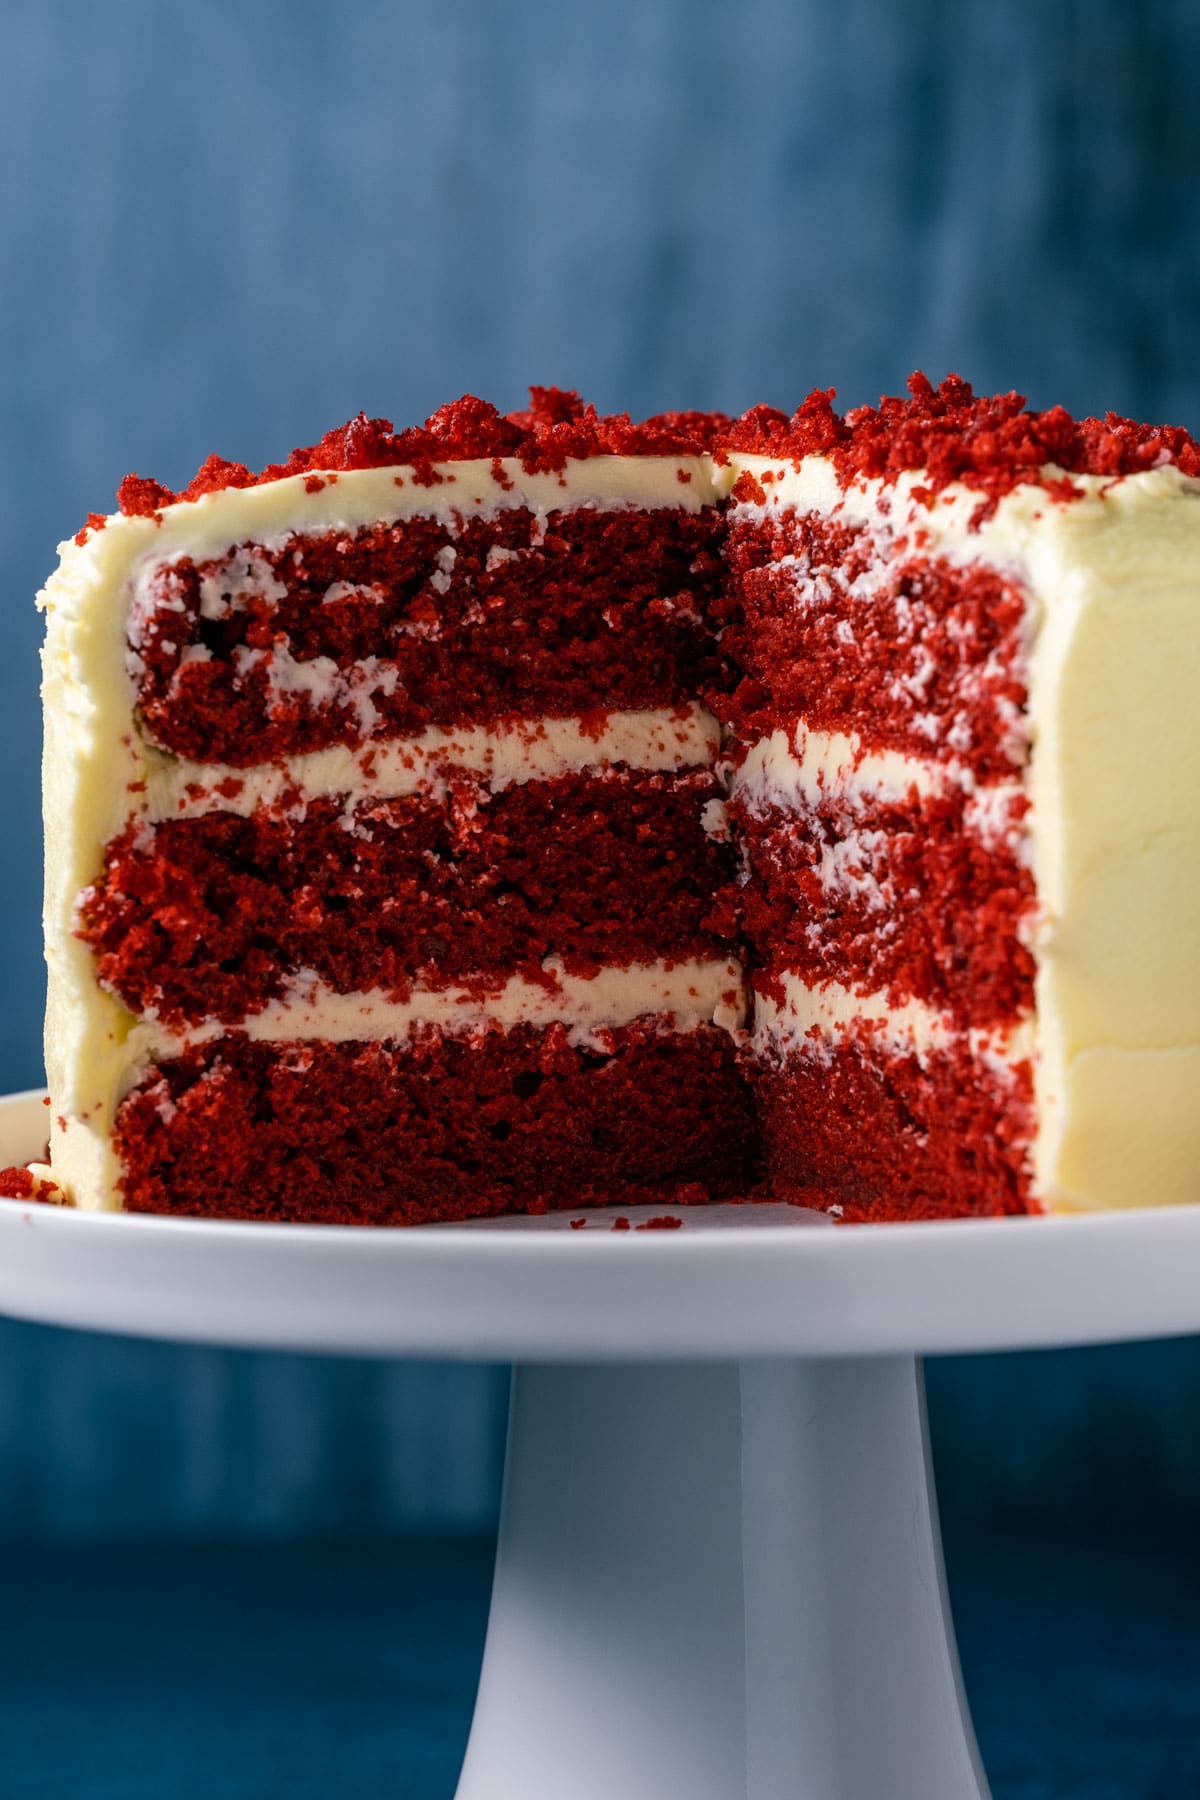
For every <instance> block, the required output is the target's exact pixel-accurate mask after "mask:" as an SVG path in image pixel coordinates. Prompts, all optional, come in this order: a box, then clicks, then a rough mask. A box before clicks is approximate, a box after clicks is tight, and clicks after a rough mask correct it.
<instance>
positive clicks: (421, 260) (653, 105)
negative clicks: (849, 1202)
mask: <svg viewBox="0 0 1200 1800" xmlns="http://www.w3.org/2000/svg"><path fill="white" fill-rule="evenodd" d="M1198 56H1200V12H1198V11H1197V9H1196V8H1195V7H1194V6H1193V5H1191V4H1189V3H1188V0H1154V4H1151V5H1141V4H1138V3H1137V0H1091V3H1090V4H1088V5H1083V4H1081V3H1078V0H1057V3H1056V4H1046V3H1045V0H1009V3H1008V4H1006V5H1001V6H997V5H995V4H994V0H906V3H905V4H904V5H896V4H894V3H892V0H842V3H841V4H838V5H836V6H833V5H829V4H827V3H826V0H742V4H740V5H738V6H730V5H727V4H718V3H713V0H607V3H606V4H604V5H598V4H591V3H590V0H589V3H585V4H569V3H566V0H557V3H555V4H549V3H547V0H523V3H522V4H520V5H514V6H498V5H495V4H494V3H489V0H436V3H432V0H419V3H415V4H404V3H402V0H391V3H388V0H356V3H355V4H354V5H353V6H348V7H344V8H335V7H332V6H329V5H319V4H314V3H313V0H286V3H285V0H249V3H246V0H243V3H242V4H234V0H208V4H206V5H205V6H204V7H198V8H191V9H187V10H186V11H185V9H183V8H179V7H170V6H163V5H162V4H159V3H157V0H108V4H106V5H105V6H103V7H98V6H89V5H86V4H84V0H41V3H40V4H38V5H32V4H26V5H24V6H14V7H10V8H8V9H7V11H6V17H5V28H4V41H3V49H2V52H0V169H2V170H3V178H2V180H0V328H2V331H3V356H2V357H0V396H2V400H0V496H2V497H3V499H2V503H0V650H2V654H0V757H2V758H3V763H2V766H3V768H4V772H5V778H4V781H3V783H2V784H0V844H2V845H3V851H2V852H0V854H2V856H3V868H2V875H3V879H2V880H0V997H2V1001H3V1009H4V1010H3V1018H4V1031H3V1034H2V1035H0V1086H2V1087H3V1088H4V1089H9V1088H13V1087H17V1086H22V1085H29V1084H32V1083H34V1082H36V1081H37V1080H38V1079H39V1070H40V1062H39V1048H38V1041H39V1030H40V1011H41V1004H42V981H41V972H40V935H39V929H38V923H37V914H38V905H39V860H40V832H39V826H38V822H37V804H38V803H37V768H36V761H37V750H38V723H37V710H36V698H35V693H36V681H37V676H36V644H37V640H38V637H39V626H38V623H37V621H36V618H35V615H34V613H33V610H32V604H31V599H32V595H33V592H34V590H35V589H36V587H37V585H38V583H39V581H40V580H41V578H42V577H43V576H44V575H45V574H46V572H47V571H48V569H49V567H50V566H51V563H52V561H53V546H54V544H55V542H56V540H57V539H58V538H59V537H62V536H64V535H66V534H67V533H69V532H71V531H73V530H74V529H75V528H76V526H77V525H78V524H79V523H80V521H81V520H82V517H83V515H84V514H85V513H86V512H87V511H88V510H90V509H98V510H106V509H107V507H108V506H109V504H110V503H111V495H112V491H113V489H114V487H115V485H116V483H117V481H118V480H119V479H120V477H121V476H122V475H123V474H124V473H125V472H126V471H127V470H128V469H131V468H136V469H138V470H140V471H141V472H142V473H147V474H154V475H157V476H159V477H161V478H162V479H164V480H166V481H168V482H171V483H177V482H180V481H182V480H184V479H186V477H187V476H188V475H189V474H190V473H191V471H192V470H193V469H194V467H195V466H196V464H197V463H198V462H199V461H200V460H201V459H202V457H203V456H204V455H205V454H206V453H207V451H208V450H210V449H213V448H216V449H219V450H220V451H221V452H222V453H224V454H226V455H229V456H234V457H238V458H241V459H244V460H246V461H248V462H250V463H262V462H265V461H268V460H271V459H274V458H276V457H277V456H279V455H280V454H281V453H283V452H286V450H287V449H289V448H290V447H291V446H292V445H293V444H294V443H298V442H306V441H309V440H310V439H311V438H312V437H314V436H315V435H316V434H318V433H319V432H320V431H322V430H323V429H325V428H326V427H327V426H329V425H330V424H333V423H335V422H338V421H340V420H341V419H343V418H345V417H346V416H347V415H348V414H349V413H351V412H353V411H355V410H357V409H358V408H359V407H360V406H361V407H365V408H366V409H367V410H368V411H371V412H383V413H387V414H390V415H391V416H392V417H394V418H395V419H396V420H397V421H405V422H407V421H411V420H413V419H416V418H419V417H422V416H424V414H425V413H426V412H427V411H428V410H429V409H430V408H432V407H433V406H435V405H437V404H439V403H440V402H441V401H443V400H445V399H447V398H450V397H453V396H454V395H456V394H458V393H460V392H462V391H463V390H464V389H474V390H476V391H480V392H482V393H484V394H486V395H488V396H490V397H492V398H494V399H495V400H496V401H497V402H498V403H500V404H501V405H504V406H508V405H512V404H515V403H517V402H519V400H520V399H521V396H522V391H523V388H524V386H525V384H526V383H528V382H530V381H538V382H545V381H555V382H559V383H562V384H564V385H570V386H578V387H580V388H582V389H583V390H584V392H585V393H587V394H588V395H589V396H590V397H591V398H593V399H595V400H596V402H597V403H598V404H599V405H600V406H602V407H604V408H620V407H628V408H630V409H631V410H633V411H635V412H639V411H651V410H655V409H658V408H661V407H667V406H680V405H682V406H690V405H698V406H720V407H725V408H728V409H730V410H734V411H736V410H739V409H740V408H741V407H743V406H744V405H747V404H749V403H751V402H753V401H756V400H759V399H770V400H772V401H774V402H775V403H777V404H781V405H786V406H790V405H791V404H793V403H794V402H795V401H796V400H797V399H798V398H799V397H800V396H801V395H802V394H803V393H805V392H806V391H807V390H808V388H810V387H811V386H813V385H816V384H818V383H819V384H821V385H828V384H829V383H835V384H836V385H837V387H838V388H839V390H840V392H841V394H842V396H843V398H844V399H845V400H846V401H858V400H863V399H870V398H874V397H875V396H876V395H878V394H879V393H880V392H881V391H883V390H894V389H896V388H897V387H898V386H899V385H900V384H901V383H902V382H903V380H904V377H905V375H906V374H907V372H908V371H909V369H910V368H912V367H914V366H916V365H923V366H925V367H926V368H927V369H928V370H929V371H930V372H931V373H932V374H934V375H938V374H941V373H943V372H944V371H945V370H947V369H949V368H955V369H958V370H960V371H961V372H962V373H964V374H966V375H968V376H969V377H971V378H972V379H974V380H975V382H976V383H977V385H979V386H980V387H985V388H991V387H1013V386H1015V387H1019V388H1021V389H1023V390H1024V391H1025V392H1027V393H1028V394H1029V395H1030V396H1031V397H1032V398H1033V399H1034V400H1035V401H1036V402H1038V403H1039V404H1045V403H1049V402H1052V401H1056V400H1063V401H1065V402H1066V403H1067V404H1068V405H1070V406H1072V407H1073V408H1075V409H1079V410H1089V409H1097V408H1099V409H1103V408H1104V407H1107V406H1112V407H1116V408H1118V409H1121V410H1126V411H1131V412H1134V413H1138V414H1142V415H1144V416H1149V417H1155V418H1168V419H1171V420H1178V421H1180V422H1183V423H1187V424H1191V425H1192V426H1193V427H1196V426H1200V359H1198V358H1197V355H1196V349H1195V342H1196V328H1197V324H1198V323H1200V231H1198V230H1197V226H1198V224H1200V218H1198V208H1197V191H1198V188H1197V181H1196V169H1197V167H1200V155H1198V152H1200V109H1197V108H1196V106H1195V105H1194V92H1195V80H1196V73H1197V68H1198ZM500 1387H501V1380H500V1377H499V1376H498V1375H497V1373H496V1372H494V1371H493V1372H487V1371H482V1372H481V1371H470V1370H466V1371H463V1370H458V1371H447V1370H421V1369H417V1368H406V1369H367V1368H362V1367H360V1366H358V1365H337V1366H330V1365H321V1364H317V1363H309V1362H299V1361H295V1360H286V1359H280V1360H271V1359H258V1358H245V1357H233V1356H228V1357H224V1356H219V1355H215V1354H209V1353H204V1352H181V1351H173V1350H166V1349H163V1348H161V1347H159V1348H154V1347H137V1346H132V1345H125V1344H112V1343H105V1342H104V1341H102V1340H98V1339H89V1338H82V1337H75V1338H73V1337H68V1336H65V1335H62V1336H60V1335H58V1334H54V1333H48V1332H40V1331H37V1330H34V1329H32V1328H19V1327H15V1326H0V1522H3V1521H7V1522H8V1523H10V1524H14V1525H15V1524H18V1523H28V1522H29V1521H33V1522H35V1523H36V1525H37V1526H38V1528H40V1529H46V1530H51V1531H57V1530H60V1529H61V1530H66V1531H71V1532H78V1531H83V1530H89V1529H107V1528H120V1529H126V1530H133V1529H146V1528H150V1527H152V1526H154V1525H156V1524H157V1526H158V1527H160V1528H169V1527H176V1526H178V1527H181V1528H187V1529H203V1528H205V1527H212V1528H221V1529H226V1528H230V1527H231V1526H232V1525H234V1524H236V1523H237V1522H238V1521H242V1522H245V1523H248V1524H250V1525H251V1526H253V1527H255V1528H260V1529H287V1528H291V1527H300V1528H305V1529H309V1528H316V1527H317V1526H320V1525H324V1524H334V1523H336V1522H337V1520H338V1519H341V1518H346V1519H350V1518H353V1519H366V1520H368V1521H369V1522H373V1523H376V1524H378V1523H386V1522H388V1521H394V1520H403V1519H413V1518H422V1519H426V1520H429V1519H434V1518H438V1517H446V1518H451V1519H454V1520H457V1521H459V1522H463V1523H469V1522H472V1521H478V1520H480V1519H485V1518H486V1517H487V1516H489V1513H490V1508H491V1506H492V1504H493V1493H494V1472H495V1467H496V1458H497V1446H498V1442H499V1427H498V1416H499V1399H498V1396H499V1393H500ZM934 1401H935V1418H936V1422H937V1424H938V1429H939V1439H940V1442H941V1446H942V1455H943V1462H944V1464H945V1468H946V1471H947V1479H948V1481H949V1482H950V1484H951V1486H952V1487H953V1490H954V1493H955V1495H957V1496H959V1497H961V1498H962V1501H963V1504H967V1505H970V1504H974V1502H975V1500H978V1501H979V1503H980V1504H985V1503H991V1502H995V1503H996V1504H1003V1503H1004V1499H1005V1496H1008V1497H1009V1501H1010V1503H1011V1504H1012V1505H1013V1506H1017V1505H1019V1504H1026V1503H1029V1504H1034V1503H1035V1501H1036V1500H1037V1498H1038V1497H1039V1496H1041V1497H1043V1498H1047V1497H1048V1500H1047V1503H1049V1504H1052V1505H1053V1504H1061V1505H1062V1506H1064V1507H1065V1506H1068V1505H1069V1504H1071V1503H1072V1496H1073V1495H1075V1494H1076V1493H1077V1492H1078V1494H1079V1495H1080V1496H1082V1495H1084V1494H1087V1495H1090V1496H1091V1503H1092V1504H1093V1505H1096V1504H1099V1503H1100V1500H1101V1499H1103V1498H1104V1493H1105V1492H1106V1491H1107V1490H1106V1484H1105V1483H1104V1482H1103V1481H1101V1482H1100V1483H1099V1484H1097V1481H1096V1479H1095V1472H1096V1470H1097V1468H1100V1469H1109V1468H1110V1462H1106V1461H1105V1458H1106V1457H1108V1458H1110V1461H1111V1481H1110V1482H1109V1483H1108V1484H1107V1485H1108V1487H1112V1488H1113V1489H1114V1491H1115V1490H1116V1489H1119V1488H1121V1484H1122V1482H1123V1481H1125V1485H1126V1487H1128V1482H1127V1480H1126V1477H1125V1475H1124V1474H1123V1473H1122V1467H1121V1464H1120V1458H1119V1456H1118V1454H1117V1448H1116V1447H1117V1446H1118V1445H1119V1443H1120V1441H1121V1438H1120V1434H1119V1433H1118V1429H1117V1421H1118V1420H1119V1421H1120V1422H1121V1425H1122V1428H1123V1427H1124V1426H1126V1425H1128V1423H1129V1422H1130V1421H1134V1422H1135V1423H1136V1422H1138V1421H1140V1422H1141V1423H1140V1425H1139V1429H1140V1430H1141V1432H1142V1441H1143V1443H1144V1445H1146V1446H1149V1448H1148V1449H1147V1450H1146V1454H1145V1455H1144V1456H1143V1457H1142V1458H1141V1459H1140V1465H1139V1476H1140V1479H1142V1480H1146V1479H1149V1480H1151V1481H1153V1482H1155V1483H1157V1487H1158V1488H1159V1489H1161V1490H1162V1491H1163V1493H1165V1494H1170V1495H1174V1496H1176V1497H1179V1496H1183V1497H1185V1498H1186V1499H1188V1500H1189V1501H1190V1502H1191V1503H1192V1504H1194V1502H1195V1499H1196V1497H1197V1491H1198V1490H1200V1473H1198V1470H1200V1453H1198V1452H1197V1450H1196V1448H1195V1445H1196V1442H1197V1434H1196V1432H1195V1429H1194V1424H1195V1417H1196V1413H1197V1410H1198V1409H1200V1364H1198V1359H1197V1356H1196V1354H1195V1350H1194V1347H1192V1346H1183V1347H1179V1346H1174V1347H1169V1348H1159V1349H1143V1350H1140V1351H1138V1350H1134V1351H1127V1352H1121V1353H1103V1354H1093V1355H1090V1356H1082V1357H1076V1358H1019V1359H1015V1360H1013V1359H1008V1360H1006V1359H998V1360H984V1361H980V1362H975V1363H971V1364H956V1365H948V1366H947V1367H946V1368H945V1369H942V1370H938V1371H935V1392H934ZM1097 1458H1099V1461H1097ZM1127 1466H1128V1465H1125V1467H1126V1468H1127ZM134 1471H136V1479H133V1480H131V1478H130V1477H131V1472H134ZM1072 1483H1075V1484H1076V1486H1075V1487H1073V1486H1072ZM1079 1484H1082V1485H1079ZM1098 1489H1099V1497H1097V1496H1098ZM1122 1491H1124V1490H1122ZM1156 1491H1157V1490H1156ZM989 1496H990V1497H991V1501H990V1502H989ZM1022 1496H1023V1498H1022ZM1056 1496H1057V1499H1056V1498H1055V1497H1056ZM1113 1504H1114V1505H1115V1504H1117V1502H1116V1501H1115V1500H1114V1502H1113ZM1122 1504H1123V1502H1122Z"/></svg>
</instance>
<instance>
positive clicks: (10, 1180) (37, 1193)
mask: <svg viewBox="0 0 1200 1800" xmlns="http://www.w3.org/2000/svg"><path fill="white" fill-rule="evenodd" d="M0 1200H32V1201H33V1202H34V1203H35V1204H37V1205H47V1206H57V1205H59V1204H60V1203H61V1201H62V1189H61V1188H60V1187H59V1185H58V1183H57V1182H55V1181H48V1180H47V1179H46V1177H45V1176H44V1175H35V1174H34V1173H33V1170H32V1169H26V1168H22V1167H21V1166H20V1165H17V1166H15V1167H11V1168H7V1169H0Z"/></svg>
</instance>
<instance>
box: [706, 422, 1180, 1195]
mask: <svg viewBox="0 0 1200 1800" xmlns="http://www.w3.org/2000/svg"><path fill="white" fill-rule="evenodd" d="M732 465H733V467H734V468H735V469H736V470H737V471H739V472H740V470H742V469H744V468H749V469H750V470H751V471H752V472H754V473H756V474H759V475H761V473H762V471H763V470H764V469H770V470H772V472H778V473H779V477H780V478H779V479H778V480H777V481H774V482H772V483H770V484H769V485H768V488H767V492H768V499H767V503H766V504H767V507H768V509H776V508H782V507H786V506H796V507H798V508H800V509H801V510H806V509H813V510H816V511H818V512H821V513H823V514H826V515H831V516H833V517H835V518H837V519H839V520H841V521H844V522H847V523H851V522H858V523H861V524H864V525H866V526H868V527H869V528H870V529H871V530H872V531H873V532H875V533H878V534H879V538H880V541H881V543H882V542H884V541H887V542H890V544H891V545H892V547H893V551H894V552H895V553H901V552H903V551H904V550H905V549H906V548H912V549H917V550H920V551H923V552H924V553H934V554H937V555H940V556H944V557H947V558H949V559H951V560H952V561H955V562H958V563H962V564H970V563H977V562H985V563H988V564H990V565H992V566H994V567H996V568H999V569H1000V570H1002V571H1004V572H1005V573H1007V574H1008V575H1010V576H1011V577H1012V578H1013V579H1014V580H1016V581H1018V582H1020V583H1021V584H1022V585H1023V586H1024V587H1025V589H1026V591H1027V592H1028V594H1029V597H1030V598H1029V615H1028V627H1027V637H1028V641H1029V646H1030V650H1029V665H1030V682H1029V712H1028V728H1029V733H1030V738H1031V765H1030V775H1029V791H1030V796H1031V799H1032V802H1033V806H1032V813H1031V817H1030V821H1029V827H1028V829H1029V839H1028V847H1029V855H1030V861H1031V864H1032V867H1033V870H1034V875H1035V879H1036V883H1037V888H1038V893H1039V900H1040V919H1039V924H1038V928H1037V933H1036V941H1035V944H1034V949H1035V954H1036V958H1037V980H1036V1007H1037V1020H1038V1027H1037V1029H1038V1041H1037V1055H1036V1061H1035V1072H1036V1088H1037V1106H1038V1131H1037V1139H1036V1144H1035V1166H1036V1184H1037V1189H1038V1192H1039V1194H1040V1197H1041V1199H1042V1200H1043V1202H1044V1203H1045V1204H1046V1205H1049V1206H1051V1207H1060V1208H1066V1209H1075V1208H1085V1207H1088V1208H1090V1207H1108V1206H1132V1205H1138V1204H1146V1203H1168V1202H1175V1201H1195V1200H1200V1105H1198V1104H1197V1099H1196V1096H1197V1094H1198V1093H1200V909H1198V908H1197V906H1196V903H1195V896H1196V894H1197V892H1200V780H1198V779H1197V771H1200V706H1198V705H1197V701H1196V696H1197V694H1198V693H1200V481H1196V480H1193V479H1190V478H1188V477H1186V476H1184V475H1182V474H1180V472H1179V470H1178V469H1176V468H1174V467H1172V466H1165V467H1163V468H1159V469H1154V470H1151V471H1147V472H1145V473H1142V474H1138V475H1129V476H1125V477H1123V478H1121V479H1119V480H1109V479H1103V478H1100V477H1073V480H1074V482H1075V485H1076V487H1077V488H1079V489H1081V490H1082V496H1081V497H1080V498H1077V499H1075V500H1073V501H1071V502H1070V503H1068V504H1063V503H1061V502H1060V501H1056V500H1055V499H1054V498H1053V497H1052V496H1051V495H1050V494H1048V493H1047V492H1046V490H1045V489H1043V488H1041V487H1034V486H1025V487H1019V488H1016V489H1014V490H1013V491H1012V492H1011V493H1009V494H1007V495H1005V496H1004V497H1003V498H1002V499H1001V501H1000V503H999V505H998V506H997V508H996V510H995V512H994V513H993V514H992V516H991V517H990V518H988V519H985V520H983V521H982V522H981V523H980V524H979V525H978V526H977V527H973V525H972V520H973V519H974V518H975V516H976V514H977V512H978V509H979V507H980V504H981V497H980V495H979V494H978V493H975V492H973V491H971V490H970V489H967V488H965V487H961V486H958V487H951V488H948V489H946V490H945V491H944V492H943V493H941V494H938V495H935V496H934V497H933V499H932V501H931V502H930V503H928V504H926V503H924V502H923V501H922V500H921V499H919V498H914V496H913V489H914V488H918V487H920V485H921V477H920V475H919V474H913V475H906V476H902V477H901V478H900V479H899V480H898V481H897V482H895V483H894V484H889V485H887V486H884V484H882V483H880V482H859V483H856V484H854V485H852V486H851V487H849V488H848V489H842V488H841V487H840V486H839V485H838V482H837V480H836V477H835V475H834V472H833V470H832V468H831V467H830V466H829V464H828V463H826V462H825V461H824V460H823V459H821V458H817V457H809V458H806V459H805V460H804V461H803V462H802V463H801V464H800V465H799V467H798V468H793V467H792V466H790V465H786V464H773V463H770V462H768V461H767V460H766V459H764V458H761V457H740V456H735V457H734V458H733V459H732ZM748 510H750V511H754V510H757V511H759V512H760V513H761V510H762V509H761V508H758V509H753V508H751V509H748Z"/></svg>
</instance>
